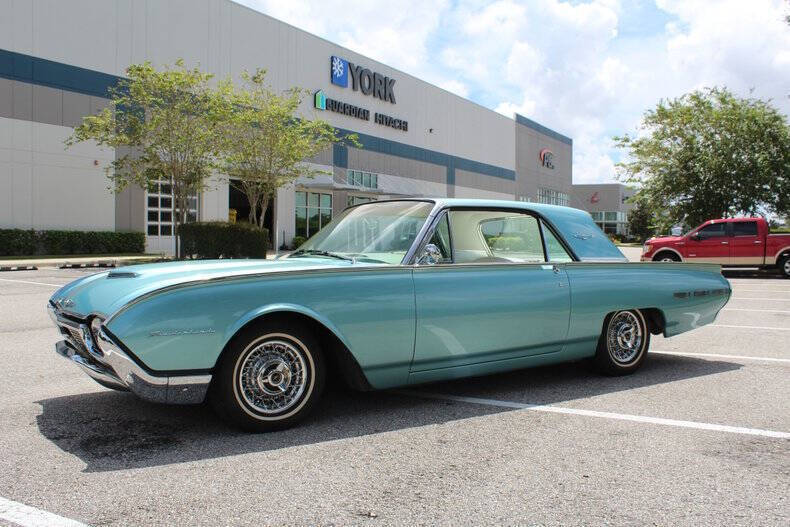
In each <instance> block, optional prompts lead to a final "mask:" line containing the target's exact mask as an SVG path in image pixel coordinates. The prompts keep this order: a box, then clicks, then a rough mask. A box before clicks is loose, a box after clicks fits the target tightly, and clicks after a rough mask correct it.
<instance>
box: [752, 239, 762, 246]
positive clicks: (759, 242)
mask: <svg viewBox="0 0 790 527" xmlns="http://www.w3.org/2000/svg"><path fill="white" fill-rule="evenodd" d="M761 243H763V242H761V241H760V240H754V244H755V245H760V244H761Z"/></svg>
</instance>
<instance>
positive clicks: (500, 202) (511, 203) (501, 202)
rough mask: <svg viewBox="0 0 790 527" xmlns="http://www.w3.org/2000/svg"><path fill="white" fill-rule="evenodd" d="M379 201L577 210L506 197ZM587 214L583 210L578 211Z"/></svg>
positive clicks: (446, 205)
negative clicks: (507, 198)
mask: <svg viewBox="0 0 790 527" xmlns="http://www.w3.org/2000/svg"><path fill="white" fill-rule="evenodd" d="M380 201H432V202H434V203H436V205H438V206H439V207H442V208H444V207H477V208H505V209H523V210H533V211H536V212H552V211H559V210H563V209H565V210H579V209H574V208H572V207H563V206H561V205H547V204H545V203H534V202H531V201H515V200H506V199H472V198H391V199H387V200H380ZM580 212H582V213H584V214H587V213H586V212H584V211H580Z"/></svg>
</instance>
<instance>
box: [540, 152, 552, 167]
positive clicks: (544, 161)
mask: <svg viewBox="0 0 790 527" xmlns="http://www.w3.org/2000/svg"><path fill="white" fill-rule="evenodd" d="M538 158H540V164H541V165H543V166H544V167H546V168H552V169H553V168H554V152H552V151H551V150H549V149H548V148H544V149H543V150H541V151H540V152H538Z"/></svg>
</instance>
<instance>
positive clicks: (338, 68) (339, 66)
mask: <svg viewBox="0 0 790 527" xmlns="http://www.w3.org/2000/svg"><path fill="white" fill-rule="evenodd" d="M344 70H345V67H344V66H343V60H342V59H341V58H340V57H333V58H332V75H334V76H335V77H342V76H343V71H344Z"/></svg>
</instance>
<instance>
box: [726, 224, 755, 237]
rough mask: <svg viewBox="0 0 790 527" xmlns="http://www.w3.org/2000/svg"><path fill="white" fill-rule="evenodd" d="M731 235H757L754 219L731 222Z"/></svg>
mask: <svg viewBox="0 0 790 527" xmlns="http://www.w3.org/2000/svg"><path fill="white" fill-rule="evenodd" d="M732 234H733V236H757V222H756V221H736V222H734V223H733V224H732Z"/></svg>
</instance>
